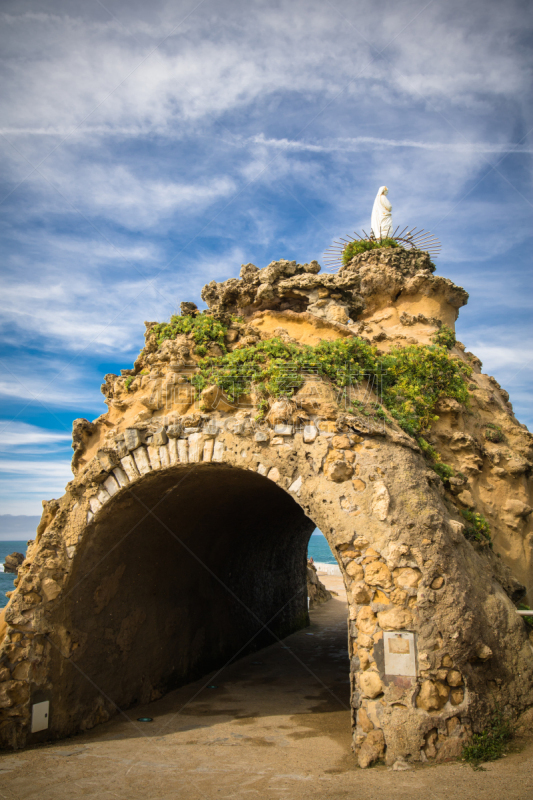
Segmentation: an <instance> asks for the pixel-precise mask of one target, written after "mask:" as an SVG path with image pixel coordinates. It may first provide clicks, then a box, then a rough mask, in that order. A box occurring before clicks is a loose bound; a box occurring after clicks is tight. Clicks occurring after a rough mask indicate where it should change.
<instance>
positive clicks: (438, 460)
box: [418, 436, 455, 483]
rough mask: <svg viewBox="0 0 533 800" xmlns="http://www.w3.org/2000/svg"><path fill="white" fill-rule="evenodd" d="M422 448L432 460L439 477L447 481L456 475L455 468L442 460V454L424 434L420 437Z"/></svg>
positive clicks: (433, 467) (432, 466)
mask: <svg viewBox="0 0 533 800" xmlns="http://www.w3.org/2000/svg"><path fill="white" fill-rule="evenodd" d="M418 444H419V445H420V449H421V450H422V452H423V453H424V455H426V456H427V457H428V459H429V460H430V466H431V469H434V470H435V472H436V473H437V475H438V476H439V478H440V479H441V480H442V481H443V482H444V483H445V482H446V481H448V480H449V479H450V478H453V476H454V475H455V473H454V471H453V469H452V468H451V467H450V466H448V464H444V463H443V462H442V456H441V454H440V453H439V452H438V451H437V450H435V448H434V447H432V445H430V443H429V442H427V441H426V440H425V439H424V438H423V437H422V436H420V437H419V438H418Z"/></svg>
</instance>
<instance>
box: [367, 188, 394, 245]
mask: <svg viewBox="0 0 533 800" xmlns="http://www.w3.org/2000/svg"><path fill="white" fill-rule="evenodd" d="M388 193H389V190H388V189H387V187H386V186H380V187H379V191H378V193H377V195H376V199H375V200H374V206H373V208H372V220H371V222H370V227H371V229H372V233H373V234H374V237H375V238H376V239H386V238H387V237H389V236H392V215H391V211H392V206H391V204H390V203H389V201H388V200H387V195H388Z"/></svg>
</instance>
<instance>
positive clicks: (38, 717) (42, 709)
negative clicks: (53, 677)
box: [31, 700, 50, 733]
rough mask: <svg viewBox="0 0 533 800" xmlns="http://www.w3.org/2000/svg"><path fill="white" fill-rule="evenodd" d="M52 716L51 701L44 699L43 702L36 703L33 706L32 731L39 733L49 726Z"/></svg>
mask: <svg viewBox="0 0 533 800" xmlns="http://www.w3.org/2000/svg"><path fill="white" fill-rule="evenodd" d="M49 717H50V701H49V700H44V701H43V702H42V703H34V704H33V705H32V707H31V732H32V733H38V732H39V731H45V730H46V729H47V728H48V719H49Z"/></svg>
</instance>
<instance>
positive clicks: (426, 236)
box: [323, 225, 442, 272]
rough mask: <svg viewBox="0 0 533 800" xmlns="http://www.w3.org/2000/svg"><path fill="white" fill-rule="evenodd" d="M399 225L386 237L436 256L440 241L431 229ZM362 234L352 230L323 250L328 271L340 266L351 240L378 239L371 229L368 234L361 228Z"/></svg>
mask: <svg viewBox="0 0 533 800" xmlns="http://www.w3.org/2000/svg"><path fill="white" fill-rule="evenodd" d="M399 228H400V226H399V225H398V226H397V227H396V228H395V230H394V233H391V235H390V236H387V237H386V238H387V239H394V241H396V242H398V244H401V245H402V246H403V247H405V248H406V249H407V250H422V251H424V252H425V253H429V255H430V256H431V258H437V257H438V255H439V253H440V250H441V247H442V245H441V243H440V242H439V240H438V239H437V237H436V236H434V235H433V234H432V233H431V231H424V230H423V229H422V228H420V230H418V229H417V228H409V225H406V226H405V228H403V229H402V230H401V231H399ZM363 233H364V236H361V235H360V234H359V233H357V231H354V236H355V238H354V236H347V238H346V239H343V238H342V237H341V238H340V239H339V240H338V241H334V242H333V244H332V245H331V247H328V249H327V250H326V251H325V253H324V256H323V259H324V265H325V267H326V268H327V269H329V270H330V272H337V271H338V270H339V269H340V268H341V267H342V266H343V263H342V254H343V252H344V249H345V247H347V246H348V245H349V244H351V242H375V241H378V240H377V239H376V237H375V236H374V233H373V232H372V231H371V232H370V235H368V233H367V232H366V231H365V230H364V229H363Z"/></svg>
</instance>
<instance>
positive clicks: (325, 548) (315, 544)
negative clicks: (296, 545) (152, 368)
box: [307, 528, 337, 564]
mask: <svg viewBox="0 0 533 800" xmlns="http://www.w3.org/2000/svg"><path fill="white" fill-rule="evenodd" d="M307 558H312V559H313V561H316V562H318V563H319V564H336V563H337V562H336V561H335V557H334V555H333V553H332V552H331V550H330V548H329V544H328V540H327V539H326V537H325V536H324V534H323V533H321V532H320V531H319V530H318V528H317V529H316V530H315V532H314V533H312V534H311V538H310V539H309V544H308V545H307Z"/></svg>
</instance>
